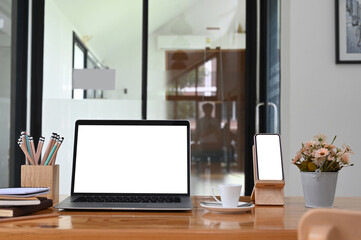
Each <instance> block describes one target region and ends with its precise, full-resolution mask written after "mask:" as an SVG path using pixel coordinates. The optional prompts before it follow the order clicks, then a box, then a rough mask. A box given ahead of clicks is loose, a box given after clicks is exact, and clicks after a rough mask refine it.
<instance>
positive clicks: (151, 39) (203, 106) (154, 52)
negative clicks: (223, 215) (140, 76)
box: [147, 0, 247, 195]
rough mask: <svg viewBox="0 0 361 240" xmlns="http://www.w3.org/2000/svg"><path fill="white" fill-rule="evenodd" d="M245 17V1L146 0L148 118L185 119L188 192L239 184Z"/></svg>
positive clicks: (243, 117) (243, 118)
mask: <svg viewBox="0 0 361 240" xmlns="http://www.w3.org/2000/svg"><path fill="white" fill-rule="evenodd" d="M164 9H167V11H164ZM245 17H246V6H245V1H239V0H226V1H219V0H213V1H203V0H191V1H164V0H154V1H149V32H148V92H147V95H148V99H147V108H148V112H147V114H148V119H188V120H189V121H190V123H191V136H192V139H191V149H192V159H191V165H192V168H191V173H192V175H191V177H192V179H191V182H192V186H191V194H193V195H209V194H210V192H209V190H210V188H211V186H214V185H217V184H220V183H240V184H244V161H245V159H244V141H245V138H244V136H245V134H244V133H245V131H246V129H245V122H246V117H247V116H246V113H245V110H244V109H245V91H246V88H245V65H246V47H245V41H246V32H245V27H246V25H245ZM164 19H166V20H167V21H164ZM243 190H244V189H243Z"/></svg>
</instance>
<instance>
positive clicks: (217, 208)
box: [200, 202, 254, 213]
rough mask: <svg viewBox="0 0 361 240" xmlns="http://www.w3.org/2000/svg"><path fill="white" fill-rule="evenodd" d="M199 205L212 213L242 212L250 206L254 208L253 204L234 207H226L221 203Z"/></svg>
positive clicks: (246, 210)
mask: <svg viewBox="0 0 361 240" xmlns="http://www.w3.org/2000/svg"><path fill="white" fill-rule="evenodd" d="M214 203H216V202H214ZM242 203H243V202H239V203H238V204H239V205H240V204H242ZM200 206H201V207H203V208H205V209H207V210H208V211H211V212H214V213H243V212H248V211H250V210H251V209H252V208H254V204H252V205H249V206H244V207H235V208H227V207H223V206H222V205H214V204H207V203H201V204H200Z"/></svg>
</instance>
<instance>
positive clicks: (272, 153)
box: [254, 133, 284, 180]
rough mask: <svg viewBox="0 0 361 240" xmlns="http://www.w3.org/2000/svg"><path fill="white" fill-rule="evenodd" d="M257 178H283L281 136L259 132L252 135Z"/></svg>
mask: <svg viewBox="0 0 361 240" xmlns="http://www.w3.org/2000/svg"><path fill="white" fill-rule="evenodd" d="M254 145H255V154H256V158H255V161H256V164H257V176H256V179H258V180H283V179H284V176H283V163H282V148H281V137H280V135H279V134H271V133H261V134H256V135H255V136H254Z"/></svg>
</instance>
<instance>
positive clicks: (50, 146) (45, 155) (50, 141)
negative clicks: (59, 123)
mask: <svg viewBox="0 0 361 240" xmlns="http://www.w3.org/2000/svg"><path fill="white" fill-rule="evenodd" d="M53 141H54V135H53V136H51V137H50V140H49V142H48V146H47V147H46V150H45V153H44V156H43V159H42V160H41V165H44V164H45V161H46V159H47V158H48V156H49V153H50V151H51V148H52V143H53Z"/></svg>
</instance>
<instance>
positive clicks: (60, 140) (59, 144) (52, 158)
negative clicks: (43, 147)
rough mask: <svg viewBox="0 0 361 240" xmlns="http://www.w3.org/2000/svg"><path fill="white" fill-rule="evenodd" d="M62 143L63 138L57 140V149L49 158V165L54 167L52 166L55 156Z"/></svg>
mask: <svg viewBox="0 0 361 240" xmlns="http://www.w3.org/2000/svg"><path fill="white" fill-rule="evenodd" d="M63 141H64V138H63V137H62V138H60V139H59V143H58V147H57V148H56V150H55V152H54V154H53V156H52V157H51V159H50V161H49V165H54V164H55V161H56V155H57V153H58V151H59V148H60V146H61V144H62V143H63Z"/></svg>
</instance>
